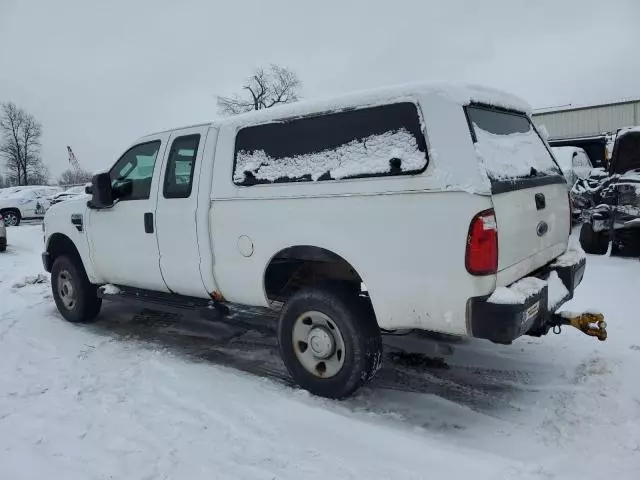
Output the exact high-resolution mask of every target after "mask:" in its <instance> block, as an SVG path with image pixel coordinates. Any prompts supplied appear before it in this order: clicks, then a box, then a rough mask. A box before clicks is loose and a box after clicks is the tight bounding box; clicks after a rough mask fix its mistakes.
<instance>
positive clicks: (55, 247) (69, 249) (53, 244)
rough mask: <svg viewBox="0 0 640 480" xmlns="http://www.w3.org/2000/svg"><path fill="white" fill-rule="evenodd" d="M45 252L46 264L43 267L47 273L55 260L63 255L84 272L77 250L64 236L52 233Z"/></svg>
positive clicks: (71, 241)
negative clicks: (46, 256) (46, 255)
mask: <svg viewBox="0 0 640 480" xmlns="http://www.w3.org/2000/svg"><path fill="white" fill-rule="evenodd" d="M46 252H47V253H48V254H49V255H48V258H47V263H48V264H47V265H45V266H46V267H47V270H48V271H51V267H52V266H53V263H54V262H55V261H56V258H58V257H60V256H62V255H64V256H66V257H69V258H70V259H72V260H73V261H74V262H77V263H78V265H79V266H81V267H82V268H83V269H84V271H85V272H86V268H85V266H84V263H83V261H82V256H81V255H80V252H79V251H78V248H77V247H76V245H75V244H74V243H73V240H71V239H70V238H69V237H67V236H66V235H65V234H63V233H54V234H53V235H51V236H50V237H49V240H48V242H47V249H46Z"/></svg>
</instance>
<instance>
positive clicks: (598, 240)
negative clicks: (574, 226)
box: [580, 223, 609, 255]
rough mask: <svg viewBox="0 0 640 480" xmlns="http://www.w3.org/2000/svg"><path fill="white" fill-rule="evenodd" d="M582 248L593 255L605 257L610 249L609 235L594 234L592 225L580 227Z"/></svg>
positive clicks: (604, 233)
mask: <svg viewBox="0 0 640 480" xmlns="http://www.w3.org/2000/svg"><path fill="white" fill-rule="evenodd" d="M580 246H581V247H582V248H583V250H584V251H585V252H587V253H590V254H592V255H604V254H605V253H607V249H608V248H609V235H607V233H606V232H594V231H593V226H592V225H591V224H590V223H583V224H582V227H580Z"/></svg>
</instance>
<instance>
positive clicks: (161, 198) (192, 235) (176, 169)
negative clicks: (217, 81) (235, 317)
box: [156, 126, 213, 297]
mask: <svg viewBox="0 0 640 480" xmlns="http://www.w3.org/2000/svg"><path fill="white" fill-rule="evenodd" d="M208 132H209V127H208V126H200V127H190V128H185V129H182V130H178V131H174V132H172V133H171V137H170V139H169V148H168V153H167V155H166V160H165V162H164V164H163V172H164V173H163V182H162V186H161V188H160V189H159V191H158V203H157V209H156V226H157V228H158V246H159V249H160V270H161V272H162V276H163V278H164V280H165V282H166V284H167V287H169V289H170V290H171V291H172V292H174V293H179V294H182V295H189V296H194V297H207V296H208V293H207V290H206V288H205V286H204V283H203V280H202V276H201V274H200V263H201V252H200V248H204V249H210V245H209V243H208V242H206V243H204V242H202V241H199V238H200V237H199V233H200V234H202V233H203V232H206V233H208V224H207V222H206V218H207V217H206V214H207V213H208V211H209V203H210V202H209V192H208V190H209V186H208V184H207V185H206V186H201V185H202V182H200V172H202V171H209V172H210V169H203V162H209V163H211V162H212V161H213V158H205V157H204V150H205V143H206V140H207V135H208ZM201 189H203V191H201ZM204 190H206V192H205V191H204ZM200 193H205V194H206V195H205V196H203V195H200ZM205 197H206V198H205ZM199 212H200V213H203V214H204V215H199V214H198V213H199ZM203 220H204V221H203ZM198 229H200V230H201V232H198ZM200 236H202V235H200ZM201 244H202V245H201Z"/></svg>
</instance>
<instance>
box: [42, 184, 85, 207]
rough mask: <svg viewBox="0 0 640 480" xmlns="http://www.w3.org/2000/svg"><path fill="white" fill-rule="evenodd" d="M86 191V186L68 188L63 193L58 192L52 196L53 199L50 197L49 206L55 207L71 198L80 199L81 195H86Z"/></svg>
mask: <svg viewBox="0 0 640 480" xmlns="http://www.w3.org/2000/svg"><path fill="white" fill-rule="evenodd" d="M85 189H86V185H77V186H75V187H71V188H68V189H66V190H64V191H63V192H58V193H56V194H55V195H52V196H51V197H49V204H50V205H55V204H56V203H60V202H63V201H65V200H69V199H71V198H75V197H79V196H81V195H86V193H85Z"/></svg>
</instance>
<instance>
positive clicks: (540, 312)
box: [467, 252, 586, 343]
mask: <svg viewBox="0 0 640 480" xmlns="http://www.w3.org/2000/svg"><path fill="white" fill-rule="evenodd" d="M585 267H586V260H585V258H584V255H580V254H578V253H577V252H567V253H566V254H565V255H562V256H561V257H559V258H558V259H556V260H555V261H554V262H552V263H551V264H549V265H547V266H545V267H543V268H542V269H540V270H538V271H536V272H535V273H534V274H533V275H532V276H531V277H527V278H524V279H522V280H520V281H518V282H516V283H515V284H513V285H512V286H510V287H503V288H502V290H501V292H500V293H501V295H497V293H498V291H496V293H495V294H494V295H491V296H484V297H475V298H471V299H469V301H468V302H467V318H468V321H469V327H470V328H469V330H470V332H471V335H472V336H474V337H477V338H485V339H487V340H491V341H493V342H496V343H511V342H512V341H513V340H515V339H516V338H518V337H520V336H522V335H524V334H529V335H533V336H540V335H544V334H546V333H547V331H548V330H549V327H550V325H549V320H550V318H551V315H552V314H553V313H554V312H555V311H556V310H557V309H558V308H559V307H560V306H561V305H562V304H564V303H565V302H567V301H568V300H570V299H571V298H573V294H574V291H575V289H576V287H577V286H578V285H579V284H580V282H581V281H582V277H583V276H584V271H585ZM553 272H555V275H554V274H553ZM556 275H557V277H556ZM558 278H559V280H560V281H561V283H562V285H564V289H563V288H562V286H561V285H559V284H558V280H557V279H558ZM565 289H566V290H565Z"/></svg>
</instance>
